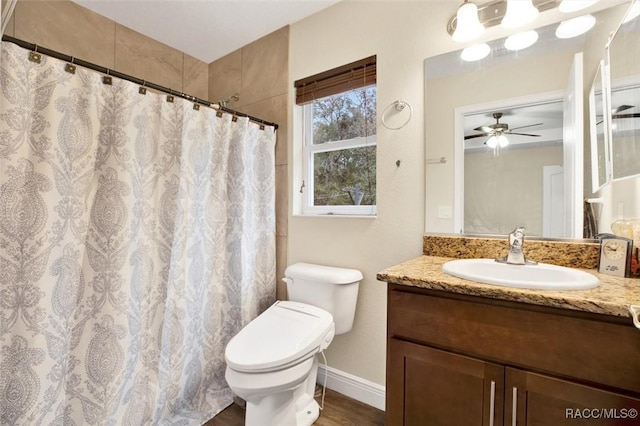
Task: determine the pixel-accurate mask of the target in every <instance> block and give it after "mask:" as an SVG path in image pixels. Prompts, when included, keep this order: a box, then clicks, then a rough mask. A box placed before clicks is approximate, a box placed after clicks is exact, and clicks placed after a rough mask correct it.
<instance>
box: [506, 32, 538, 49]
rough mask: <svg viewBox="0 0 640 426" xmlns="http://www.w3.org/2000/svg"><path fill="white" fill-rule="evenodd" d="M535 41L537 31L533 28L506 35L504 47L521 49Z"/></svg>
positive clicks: (536, 39)
mask: <svg viewBox="0 0 640 426" xmlns="http://www.w3.org/2000/svg"><path fill="white" fill-rule="evenodd" d="M536 41H538V33H537V32H536V31H535V30H529V31H525V32H522V33H518V34H513V35H510V36H509V37H507V39H506V40H505V41H504V47H505V48H506V49H508V50H522V49H526V48H527V47H530V46H532V45H533V44H535V42H536Z"/></svg>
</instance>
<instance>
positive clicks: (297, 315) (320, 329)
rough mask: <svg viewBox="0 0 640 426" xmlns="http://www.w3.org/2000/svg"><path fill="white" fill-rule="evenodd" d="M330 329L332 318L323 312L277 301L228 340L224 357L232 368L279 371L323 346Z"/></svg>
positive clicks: (245, 370)
mask: <svg viewBox="0 0 640 426" xmlns="http://www.w3.org/2000/svg"><path fill="white" fill-rule="evenodd" d="M333 332H334V323H333V317H332V316H331V314H330V313H328V312H327V311H325V310H323V309H320V308H318V307H315V306H312V305H308V304H306V303H300V302H290V301H277V302H276V303H274V304H273V305H271V306H270V307H269V308H268V309H267V310H266V311H264V312H263V313H262V314H261V315H259V316H258V317H256V318H255V319H254V320H253V321H251V322H250V323H249V324H247V326H245V327H244V328H243V329H242V330H241V331H240V332H239V333H238V334H236V335H235V336H234V337H233V338H232V339H231V341H229V344H228V345H227V348H226V350H225V360H226V362H227V366H229V367H230V368H231V369H233V370H236V371H242V372H256V373H257V372H266V371H274V370H279V369H282V368H286V367H288V366H291V365H294V364H295V363H297V362H299V361H300V360H304V359H306V358H308V357H309V356H310V355H312V354H314V353H316V352H317V351H318V350H319V348H320V347H321V346H322V347H326V345H328V343H330V342H331V340H332V339H333Z"/></svg>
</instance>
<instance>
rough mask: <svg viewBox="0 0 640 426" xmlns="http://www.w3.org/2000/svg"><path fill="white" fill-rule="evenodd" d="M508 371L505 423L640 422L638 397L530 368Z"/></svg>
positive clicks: (620, 425) (594, 425) (597, 425)
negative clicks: (548, 374)
mask: <svg viewBox="0 0 640 426" xmlns="http://www.w3.org/2000/svg"><path fill="white" fill-rule="evenodd" d="M505 371H506V380H505V404H504V405H505V415H504V423H505V426H564V425H567V426H580V425H584V426H614V425H615V426H624V425H629V426H631V425H638V424H640V418H638V411H639V410H640V399H638V398H633V397H629V396H625V395H621V394H617V393H612V392H607V391H604V390H601V389H597V388H593V387H590V386H584V385H580V384H577V383H573V382H567V381H564V380H560V379H556V378H552V377H548V376H544V375H540V374H536V373H532V372H529V371H524V370H518V369H514V368H506V369H505ZM514 402H515V403H514Z"/></svg>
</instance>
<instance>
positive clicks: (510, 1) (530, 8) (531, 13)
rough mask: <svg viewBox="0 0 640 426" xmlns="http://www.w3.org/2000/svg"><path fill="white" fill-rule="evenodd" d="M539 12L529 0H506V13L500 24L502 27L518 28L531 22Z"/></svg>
mask: <svg viewBox="0 0 640 426" xmlns="http://www.w3.org/2000/svg"><path fill="white" fill-rule="evenodd" d="M539 13H540V12H539V11H538V9H536V7H535V6H534V5H533V2H532V1H531V0H507V13H506V14H505V15H504V18H502V21H501V22H500V25H502V27H503V28H519V27H522V26H524V25H527V24H528V23H530V22H533V20H535V19H536V18H537V17H538V14H539Z"/></svg>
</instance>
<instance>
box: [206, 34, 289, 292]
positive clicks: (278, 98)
mask: <svg viewBox="0 0 640 426" xmlns="http://www.w3.org/2000/svg"><path fill="white" fill-rule="evenodd" d="M288 81H289V27H288V26H287V27H283V28H281V29H279V30H277V31H274V32H273V33H271V34H268V35H266V36H265V37H262V38H261V39H258V40H256V41H254V42H253V43H250V44H248V45H246V46H244V47H242V48H240V49H238V50H236V51H234V52H232V53H230V54H228V55H226V56H224V57H223V58H220V59H218V60H217V61H215V62H212V63H211V64H209V99H210V100H212V101H217V100H219V99H226V98H228V97H230V96H231V95H233V94H235V93H237V94H238V95H239V97H240V100H239V101H237V102H230V103H229V105H228V106H229V107H230V108H233V109H236V110H238V111H241V112H244V113H246V114H250V115H253V116H256V117H260V118H264V119H265V120H268V121H272V122H274V123H278V126H279V128H278V137H277V141H276V273H277V278H278V279H277V286H278V287H277V291H276V296H277V297H278V298H284V297H285V296H286V288H285V286H284V284H283V283H282V281H281V280H280V278H281V277H283V276H284V269H285V268H286V265H287V217H288V216H287V214H288V202H289V200H288V191H287V188H288V184H287V164H288V160H287V141H288V139H287V138H288V123H287V120H288V113H287V111H288V107H287V102H288V99H289V95H288Z"/></svg>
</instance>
